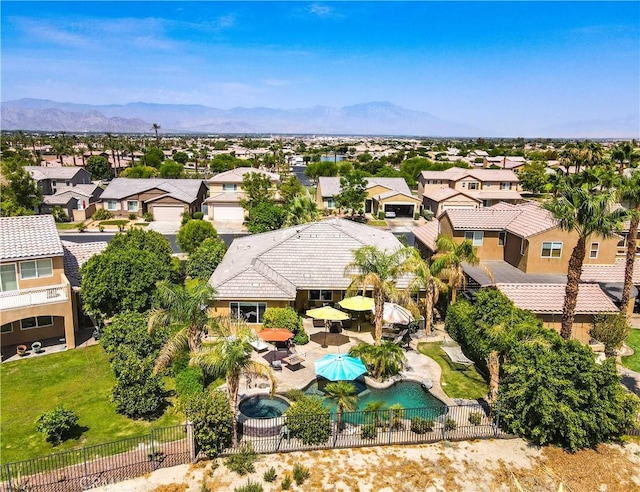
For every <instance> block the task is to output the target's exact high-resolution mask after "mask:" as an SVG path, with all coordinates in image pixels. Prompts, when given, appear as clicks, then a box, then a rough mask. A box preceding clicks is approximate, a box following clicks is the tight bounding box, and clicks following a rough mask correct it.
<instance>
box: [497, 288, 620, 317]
mask: <svg viewBox="0 0 640 492" xmlns="http://www.w3.org/2000/svg"><path fill="white" fill-rule="evenodd" d="M496 287H497V288H498V289H499V290H500V291H501V292H502V293H503V294H504V295H506V296H507V297H508V298H509V299H511V300H512V301H513V303H514V304H515V305H516V307H519V308H520V309H528V310H529V311H532V312H534V313H536V314H562V308H563V304H564V297H565V289H566V286H565V285H564V284H496ZM615 312H618V308H617V307H616V305H615V304H614V303H613V301H612V300H611V298H610V297H609V296H608V295H607V294H605V293H604V292H603V291H602V289H601V288H600V286H599V285H598V284H588V283H583V284H580V285H579V286H578V301H577V304H576V314H595V313H615Z"/></svg>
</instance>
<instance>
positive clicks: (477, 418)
mask: <svg viewBox="0 0 640 492" xmlns="http://www.w3.org/2000/svg"><path fill="white" fill-rule="evenodd" d="M480 422H482V414H481V413H480V412H471V413H470V414H469V423H471V424H472V425H480Z"/></svg>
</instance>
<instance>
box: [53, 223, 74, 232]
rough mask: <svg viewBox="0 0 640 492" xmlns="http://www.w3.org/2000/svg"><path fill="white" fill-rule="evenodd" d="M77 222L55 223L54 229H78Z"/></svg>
mask: <svg viewBox="0 0 640 492" xmlns="http://www.w3.org/2000/svg"><path fill="white" fill-rule="evenodd" d="M78 224H79V222H56V228H57V229H58V230H59V231H68V230H70V229H75V228H76V227H78Z"/></svg>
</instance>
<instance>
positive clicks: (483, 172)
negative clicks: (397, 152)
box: [420, 167, 519, 182]
mask: <svg viewBox="0 0 640 492" xmlns="http://www.w3.org/2000/svg"><path fill="white" fill-rule="evenodd" d="M420 175H421V176H422V178H423V179H426V180H429V179H432V180H433V179H445V180H450V181H458V180H460V179H462V178H466V177H467V176H470V177H473V178H476V179H477V180H478V181H505V182H507V181H509V182H514V181H515V182H518V181H519V179H518V176H517V175H516V173H514V172H513V171H510V170H508V169H462V168H459V167H451V168H449V169H446V170H445V171H422V172H421V173H420Z"/></svg>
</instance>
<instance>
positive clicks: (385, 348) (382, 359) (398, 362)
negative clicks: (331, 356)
mask: <svg viewBox="0 0 640 492" xmlns="http://www.w3.org/2000/svg"><path fill="white" fill-rule="evenodd" d="M349 356H351V357H357V358H359V359H360V360H361V361H362V363H363V364H364V365H365V366H366V367H367V370H368V371H369V373H370V374H371V376H372V377H373V378H374V379H382V378H384V377H387V376H393V375H395V374H398V373H399V372H400V371H401V370H402V367H403V366H404V363H405V362H407V358H406V357H405V355H404V350H402V347H400V346H399V345H398V344H395V343H392V342H382V343H381V344H380V345H369V344H368V343H366V342H362V343H360V344H358V345H356V346H355V347H352V348H351V350H349Z"/></svg>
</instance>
